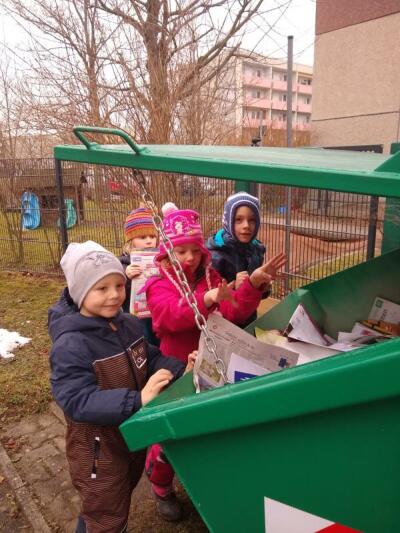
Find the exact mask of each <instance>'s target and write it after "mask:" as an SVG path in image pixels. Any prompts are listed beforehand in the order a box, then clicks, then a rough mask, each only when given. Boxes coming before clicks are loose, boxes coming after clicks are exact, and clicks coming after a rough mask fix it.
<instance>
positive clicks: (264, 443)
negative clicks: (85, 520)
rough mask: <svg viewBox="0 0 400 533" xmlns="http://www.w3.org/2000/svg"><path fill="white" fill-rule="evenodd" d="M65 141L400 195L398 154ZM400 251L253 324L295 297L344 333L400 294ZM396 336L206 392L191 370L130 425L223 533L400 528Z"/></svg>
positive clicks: (166, 162) (64, 154)
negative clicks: (155, 446)
mask: <svg viewBox="0 0 400 533" xmlns="http://www.w3.org/2000/svg"><path fill="white" fill-rule="evenodd" d="M90 130H92V131H93V130H94V131H102V130H99V129H91V128H79V129H78V131H77V135H78V136H79V138H80V140H81V141H82V142H83V144H84V145H83V146H67V147H56V149H55V157H56V158H57V159H59V160H73V161H81V162H88V163H89V162H90V163H99V164H110V165H121V166H128V167H132V168H145V169H150V170H165V171H174V172H182V173H185V174H189V173H192V174H197V175H203V176H218V177H223V178H227V179H238V180H239V179H240V180H242V181H246V180H247V181H259V182H264V183H265V182H266V183H279V184H284V185H295V186H302V187H317V188H329V189H332V190H337V191H348V192H358V193H362V194H375V195H381V196H390V197H395V198H399V197H400V153H399V154H396V155H394V156H392V157H391V158H389V157H388V156H384V155H376V154H351V156H350V155H349V154H346V153H338V152H335V151H322V150H314V149H308V150H307V149H303V150H299V151H297V149H293V150H290V149H280V150H279V149H271V150H269V149H257V150H254V149H251V148H249V149H248V150H247V149H245V148H239V149H235V148H227V147H204V146H199V147H179V146H178V147H172V146H170V147H160V146H150V147H144V148H143V147H138V146H137V145H136V144H134V143H133V141H132V140H131V139H130V137H129V136H127V135H126V134H125V133H121V132H119V131H117V132H115V131H113V133H114V134H115V135H119V136H121V137H123V138H124V139H125V141H126V142H127V146H121V145H118V146H111V147H110V146H102V145H97V144H93V143H89V142H88V141H87V139H86V137H85V136H84V133H85V132H86V131H90ZM399 266H400V250H393V251H391V252H389V253H387V254H385V255H382V256H380V257H378V258H376V259H373V260H371V261H369V262H366V263H363V264H361V265H358V266H355V267H353V268H350V269H348V270H345V271H343V272H340V273H338V274H335V275H334V276H331V277H328V278H325V279H323V280H319V281H317V282H314V283H311V284H309V285H306V286H304V287H302V288H301V289H297V290H296V291H294V292H293V293H291V294H290V295H289V296H288V297H287V298H285V299H284V300H283V301H282V302H281V303H280V304H278V305H277V306H276V307H275V308H274V309H273V310H271V311H270V312H269V313H267V314H266V315H264V316H263V317H261V318H259V319H258V320H257V321H256V322H255V323H253V324H251V325H250V326H249V331H250V332H253V331H254V327H255V326H258V327H261V328H263V329H264V328H282V327H284V326H285V325H286V324H287V322H288V319H289V318H290V316H291V314H292V313H293V311H294V310H295V308H296V306H297V305H298V304H299V303H303V304H304V305H306V306H307V308H308V309H310V310H311V311H312V313H313V316H316V317H317V318H318V321H319V322H320V323H321V324H322V325H323V327H324V329H325V331H326V332H327V333H328V334H329V335H331V336H333V337H335V335H336V334H337V332H338V331H339V330H348V329H349V328H351V326H352V325H353V323H354V322H355V321H357V320H361V319H364V318H366V317H367V316H368V312H369V310H370V308H371V306H372V302H373V301H374V299H375V297H376V296H381V297H383V298H387V299H389V300H391V301H394V302H397V303H400V283H399ZM399 376H400V339H399V338H397V339H393V340H389V341H386V342H384V343H381V344H375V345H371V346H368V347H364V348H362V349H358V350H354V351H351V352H347V353H343V354H340V355H335V356H332V357H328V358H326V359H322V360H319V361H315V362H312V363H308V364H305V365H301V366H297V367H294V368H291V369H287V370H284V371H281V372H277V373H272V374H268V375H265V376H261V377H259V378H254V379H252V380H248V381H245V382H241V383H237V384H234V385H227V386H225V387H223V388H220V389H215V390H211V391H206V392H204V393H201V394H198V395H196V394H195V393H194V390H193V386H192V382H191V376H190V375H189V376H185V377H184V378H182V379H181V380H179V381H178V382H177V383H175V384H174V385H173V386H172V387H170V388H169V389H168V390H167V391H165V392H164V393H163V394H161V395H160V396H159V397H158V398H157V399H156V400H154V401H153V402H151V403H150V404H149V405H147V406H146V407H145V408H143V409H142V410H141V411H140V412H139V413H137V414H136V415H135V416H133V417H132V418H131V419H129V420H128V421H126V422H125V423H124V424H123V425H122V426H121V432H122V434H123V436H124V438H125V440H126V442H127V444H128V446H129V448H130V449H131V450H138V449H141V448H144V447H146V446H148V445H150V444H152V443H155V442H159V443H161V444H162V446H163V448H164V451H165V453H166V455H167V457H168V458H169V460H170V461H171V463H172V465H173V467H174V469H175V471H176V472H177V475H178V476H179V479H180V480H181V482H182V483H183V485H184V486H185V488H186V490H187V492H188V493H189V495H190V497H191V499H192V501H193V502H194V504H195V505H196V507H197V509H198V511H199V512H200V514H201V516H202V517H203V519H204V521H205V523H206V524H207V526H208V527H209V529H210V530H211V531H213V532H217V533H224V532H243V531H251V532H261V531H267V533H276V532H280V533H303V532H304V533H312V532H316V531H321V532H322V531H324V532H326V533H334V532H339V531H340V532H343V533H344V532H346V531H355V530H356V531H363V532H364V533H369V532H371V533H373V532H376V533H378V532H379V533H391V532H398V531H400V527H399V525H398V521H399V517H398V514H399V509H400V492H399V490H398V480H399V478H400V453H399V450H400V379H399Z"/></svg>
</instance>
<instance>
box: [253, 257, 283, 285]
mask: <svg viewBox="0 0 400 533" xmlns="http://www.w3.org/2000/svg"><path fill="white" fill-rule="evenodd" d="M285 263H286V255H285V254H284V253H280V254H278V255H276V256H275V257H273V258H272V259H270V260H269V261H267V262H266V263H264V264H263V265H262V266H260V267H259V268H257V269H256V270H255V271H254V272H253V273H252V274H251V276H250V282H251V284H252V285H253V287H255V288H256V289H260V288H261V287H262V286H263V285H269V284H270V283H271V281H273V280H274V279H275V278H276V276H277V272H278V270H279V269H280V268H282V267H283V266H284V264H285Z"/></svg>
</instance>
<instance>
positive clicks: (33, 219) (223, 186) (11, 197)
mask: <svg viewBox="0 0 400 533" xmlns="http://www.w3.org/2000/svg"><path fill="white" fill-rule="evenodd" d="M62 175H63V197H64V208H65V221H66V225H67V238H68V242H74V241H75V242H83V241H85V240H88V239H91V240H94V241H96V242H99V243H100V244H102V245H103V246H104V247H105V248H107V249H109V250H111V251H112V252H114V253H115V254H117V255H119V254H121V252H122V248H123V245H124V231H123V225H124V221H125V218H126V216H127V214H128V213H129V212H130V211H131V210H132V209H134V208H136V207H138V206H139V202H140V197H139V193H138V189H137V186H136V182H135V180H134V179H133V176H132V170H130V169H125V168H113V167H106V166H98V165H94V166H91V165H81V164H76V163H69V162H64V163H63V165H62ZM146 181H147V187H148V189H149V191H150V192H151V194H152V196H153V198H154V199H155V203H156V205H157V206H158V207H159V208H160V207H161V206H162V205H163V203H165V202H167V201H172V202H174V203H175V204H176V205H177V206H179V207H180V208H191V209H195V210H196V211H198V212H199V213H200V216H201V223H202V227H203V231H204V235H205V236H208V235H211V234H213V233H215V232H216V231H217V230H218V229H219V228H220V227H221V219H222V212H223V205H224V202H225V200H226V198H227V197H228V196H229V195H230V194H232V193H233V192H234V182H233V181H226V180H220V179H214V178H203V177H196V176H187V175H178V174H167V173H159V172H152V173H150V172H149V173H147V174H146ZM258 195H259V198H260V202H261V213H262V216H261V219H262V224H261V230H260V233H259V238H260V240H261V241H262V242H264V243H265V244H266V246H267V254H268V256H269V257H272V256H273V255H274V254H276V253H278V252H281V251H285V252H286V254H287V256H288V263H287V268H286V271H285V272H284V273H283V275H282V277H281V278H280V279H279V280H277V281H276V282H275V284H274V289H273V295H274V296H275V297H282V296H283V295H284V294H286V293H287V292H289V291H290V290H293V289H294V288H296V287H298V286H301V285H304V284H305V283H308V282H310V281H312V280H315V279H320V278H321V277H324V276H326V275H329V274H331V273H333V272H336V271H339V270H343V269H344V268H347V267H349V266H352V265H354V264H357V263H360V262H362V261H365V260H366V258H367V257H368V254H369V256H371V243H372V253H373V252H374V251H375V252H376V253H379V249H380V240H381V239H380V237H381V235H380V226H381V222H380V220H381V218H382V216H381V210H382V208H383V202H381V205H380V206H379V208H377V207H376V205H375V207H374V209H372V208H371V206H372V203H371V198H370V197H368V196H363V195H355V194H347V193H335V192H332V191H322V190H316V189H299V188H294V187H284V186H271V185H264V184H263V185H259V186H258ZM59 220H60V195H59V193H58V191H57V185H56V180H55V167H54V160H53V159H38V160H16V161H15V160H3V161H0V269H3V270H22V271H31V272H38V273H47V274H59V273H60V268H59V261H60V257H61V253H62V244H61V243H62V238H61V233H60V223H59Z"/></svg>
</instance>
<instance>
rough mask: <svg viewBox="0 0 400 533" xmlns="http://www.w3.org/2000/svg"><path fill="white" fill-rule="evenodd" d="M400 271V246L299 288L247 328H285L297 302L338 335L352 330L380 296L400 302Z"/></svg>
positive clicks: (333, 335)
mask: <svg viewBox="0 0 400 533" xmlns="http://www.w3.org/2000/svg"><path fill="white" fill-rule="evenodd" d="M399 272H400V249H399V250H395V251H393V252H390V253H388V254H385V255H382V256H380V257H377V258H375V259H372V260H371V261H368V262H366V263H362V264H360V265H357V266H355V267H352V268H349V269H347V270H344V271H342V272H339V273H337V274H335V275H333V276H329V277H327V278H324V279H321V280H318V281H315V282H314V283H310V284H309V285H306V286H305V287H303V289H297V290H296V291H294V292H293V293H292V294H290V295H289V296H288V297H287V298H285V299H284V300H283V301H282V302H281V303H279V304H278V305H276V306H275V307H274V308H273V309H272V310H271V311H269V312H268V313H266V314H265V315H264V316H262V317H260V318H259V319H258V320H256V321H255V322H253V323H252V324H250V326H249V327H248V328H247V329H248V331H250V332H254V327H255V326H257V327H260V328H262V329H282V328H284V327H285V326H286V325H287V323H288V321H289V319H290V317H291V315H292V313H293V311H294V309H295V308H296V305H297V303H303V304H304V305H305V307H306V309H308V310H309V312H310V313H311V315H312V316H313V318H314V319H315V320H316V321H317V322H319V323H320V325H321V326H322V327H323V329H324V330H325V331H326V333H328V334H329V335H331V336H332V337H334V338H336V336H337V332H338V331H349V330H351V328H352V326H353V324H354V322H356V321H358V320H364V319H366V318H368V313H369V311H370V309H371V307H372V304H373V301H374V299H375V297H376V296H381V297H382V298H386V299H388V300H391V301H394V302H396V303H400V283H399V282H398V280H399Z"/></svg>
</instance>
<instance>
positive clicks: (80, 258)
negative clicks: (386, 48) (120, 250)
mask: <svg viewBox="0 0 400 533" xmlns="http://www.w3.org/2000/svg"><path fill="white" fill-rule="evenodd" d="M60 265H61V268H62V269H63V272H64V275H65V277H66V280H67V285H68V290H69V294H70V295H71V298H72V299H73V301H74V302H75V303H76V305H77V306H78V308H79V309H80V308H81V305H82V302H83V300H84V298H85V296H86V295H87V293H88V292H89V291H90V289H91V288H92V287H93V285H95V284H96V283H97V282H98V281H99V280H101V279H102V278H104V276H107V275H108V274H121V276H123V277H124V278H125V279H126V277H125V272H124V269H123V266H122V265H121V263H120V261H119V260H118V259H117V258H116V257H115V255H114V254H112V253H111V252H108V251H107V250H106V249H105V248H103V247H102V246H100V244H97V242H93V241H86V242H82V243H77V242H72V243H71V244H70V245H69V246H68V248H67V251H66V252H65V254H64V255H63V256H62V258H61V261H60Z"/></svg>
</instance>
